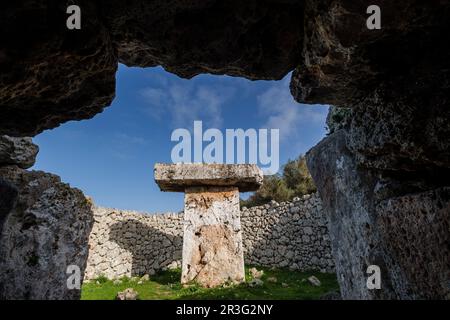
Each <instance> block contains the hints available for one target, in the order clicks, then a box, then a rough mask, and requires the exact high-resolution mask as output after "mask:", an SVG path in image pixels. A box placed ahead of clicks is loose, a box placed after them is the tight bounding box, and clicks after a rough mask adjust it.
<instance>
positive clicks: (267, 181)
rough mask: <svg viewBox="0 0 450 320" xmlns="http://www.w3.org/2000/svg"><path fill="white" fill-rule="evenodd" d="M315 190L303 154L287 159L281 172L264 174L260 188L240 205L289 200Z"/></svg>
mask: <svg viewBox="0 0 450 320" xmlns="http://www.w3.org/2000/svg"><path fill="white" fill-rule="evenodd" d="M315 191H316V186H315V185H314V182H313V179H312V177H311V174H310V173H309V171H308V168H307V166H306V159H305V157H304V156H299V157H298V158H297V159H295V160H289V161H288V162H287V163H286V164H285V165H284V166H283V170H282V173H281V174H275V175H272V176H265V177H264V182H263V185H262V186H261V188H260V189H259V190H258V191H256V192H254V193H253V194H252V195H251V196H250V197H249V198H248V199H247V200H241V207H242V206H245V207H253V206H259V205H263V204H266V203H269V202H270V201H271V200H275V201H277V202H283V201H290V200H292V199H293V198H295V197H300V196H303V195H305V194H310V193H312V192H315Z"/></svg>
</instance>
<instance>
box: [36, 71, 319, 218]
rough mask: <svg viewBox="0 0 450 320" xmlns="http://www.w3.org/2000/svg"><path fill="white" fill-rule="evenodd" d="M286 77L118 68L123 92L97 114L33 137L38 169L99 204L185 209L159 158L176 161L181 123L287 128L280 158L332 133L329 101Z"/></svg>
mask: <svg viewBox="0 0 450 320" xmlns="http://www.w3.org/2000/svg"><path fill="white" fill-rule="evenodd" d="M289 79H290V75H287V76H286V77H285V78H284V79H283V80H280V81H249V80H246V79H241V78H234V77H228V76H213V75H199V76H196V77H194V78H193V79H190V80H186V79H181V78H179V77H177V76H175V75H173V74H170V73H167V72H166V71H164V69H162V68H161V67H156V68H146V69H141V68H127V67H125V66H123V65H120V66H119V70H118V73H117V84H116V86H117V90H116V98H115V100H114V101H113V103H112V105H111V106H110V107H108V108H106V109H105V110H104V111H103V113H101V114H98V115H96V116H95V117H94V118H93V119H91V120H83V121H71V122H68V123H65V124H63V125H61V126H60V127H58V128H56V129H53V130H47V131H45V132H43V133H42V134H40V135H38V136H37V137H35V138H34V142H35V143H36V144H38V145H39V147H40V151H39V154H38V157H37V161H36V164H35V166H34V167H33V169H35V170H43V171H47V172H51V173H55V174H57V175H59V176H60V177H61V179H62V181H64V182H66V183H69V184H70V185H71V186H73V187H77V188H79V189H81V190H82V191H83V192H84V193H85V194H86V195H89V196H91V197H92V198H93V199H94V201H95V203H96V204H97V205H101V206H107V207H113V208H121V209H130V210H138V211H146V212H151V213H158V212H167V211H180V210H181V209H182V208H183V194H181V193H168V192H161V191H159V189H158V186H157V185H156V184H155V182H154V179H153V166H154V164H155V163H156V162H171V150H172V148H173V147H174V146H175V145H176V142H172V141H171V139H170V138H171V133H172V131H173V130H174V129H176V128H186V129H189V130H190V131H192V127H193V122H194V120H202V121H203V127H204V130H206V129H208V128H218V129H220V130H223V132H224V130H225V129H235V128H242V129H249V128H255V129H260V128H268V129H270V128H275V129H276V128H278V129H280V163H281V164H283V163H285V162H286V161H287V160H288V159H293V158H296V157H297V156H298V155H299V154H300V153H305V152H306V151H307V150H308V149H310V148H311V147H312V146H314V145H315V144H316V143H317V142H319V141H320V140H321V139H322V138H323V137H324V136H325V133H326V130H325V118H326V115H327V111H328V107H327V106H318V105H315V106H311V105H303V104H298V103H296V102H295V101H294V100H293V99H292V97H291V95H290V92H289Z"/></svg>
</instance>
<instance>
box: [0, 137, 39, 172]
mask: <svg viewBox="0 0 450 320" xmlns="http://www.w3.org/2000/svg"><path fill="white" fill-rule="evenodd" d="M38 152H39V147H38V146H37V145H35V144H34V143H33V142H32V140H31V138H15V137H10V136H6V135H3V136H0V166H7V165H17V166H19V167H20V168H22V169H28V168H30V167H32V166H33V165H34V162H35V161H36V155H37V154H38Z"/></svg>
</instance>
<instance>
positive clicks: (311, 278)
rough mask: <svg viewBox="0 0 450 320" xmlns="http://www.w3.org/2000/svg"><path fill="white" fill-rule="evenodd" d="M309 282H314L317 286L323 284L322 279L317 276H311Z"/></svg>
mask: <svg viewBox="0 0 450 320" xmlns="http://www.w3.org/2000/svg"><path fill="white" fill-rule="evenodd" d="M308 282H309V283H310V284H312V285H313V286H315V287H319V286H320V285H321V283H320V280H319V279H317V278H316V277H315V276H311V277H309V278H308Z"/></svg>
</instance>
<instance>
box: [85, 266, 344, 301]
mask: <svg viewBox="0 0 450 320" xmlns="http://www.w3.org/2000/svg"><path fill="white" fill-rule="evenodd" d="M257 269H258V270H261V269H262V270H264V275H263V276H262V278H261V280H263V281H264V285H262V286H261V287H254V288H251V287H249V286H248V284H246V283H243V284H239V285H233V286H230V287H226V286H225V287H219V288H212V289H206V288H202V287H199V286H198V285H194V284H193V285H189V286H182V285H181V284H180V277H181V270H179V269H177V270H168V271H162V272H159V273H158V274H156V275H154V276H151V277H150V280H149V281H144V282H143V283H141V284H138V281H139V278H134V279H133V278H132V279H130V278H122V279H120V280H121V283H120V284H114V282H113V281H111V280H108V279H106V278H105V277H100V278H98V279H97V280H94V281H91V282H89V283H85V284H84V285H83V287H82V292H81V299H82V300H113V299H115V297H116V294H117V292H119V291H123V290H124V289H126V288H133V289H134V290H136V291H137V292H138V294H139V299H141V300H155V299H162V300H176V299H187V300H201V299H235V300H246V299H255V300H263V299H274V300H287V299H301V300H307V299H319V298H320V297H321V296H322V295H323V294H325V293H327V292H330V291H335V290H338V284H337V281H336V276H335V275H334V274H328V273H319V272H297V271H289V270H284V269H276V270H274V269H268V268H262V267H261V268H260V267H257ZM311 275H315V276H316V277H317V278H318V279H319V280H320V281H321V283H322V284H321V286H320V287H314V286H312V285H311V284H309V282H308V281H306V278H308V277H309V276H311ZM270 277H276V278H277V282H275V283H272V282H269V281H267V279H268V278H270ZM251 279H252V278H251V275H250V273H249V270H248V268H246V280H247V281H250V280H251ZM282 283H285V284H287V285H288V286H287V287H285V286H283V285H282Z"/></svg>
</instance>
